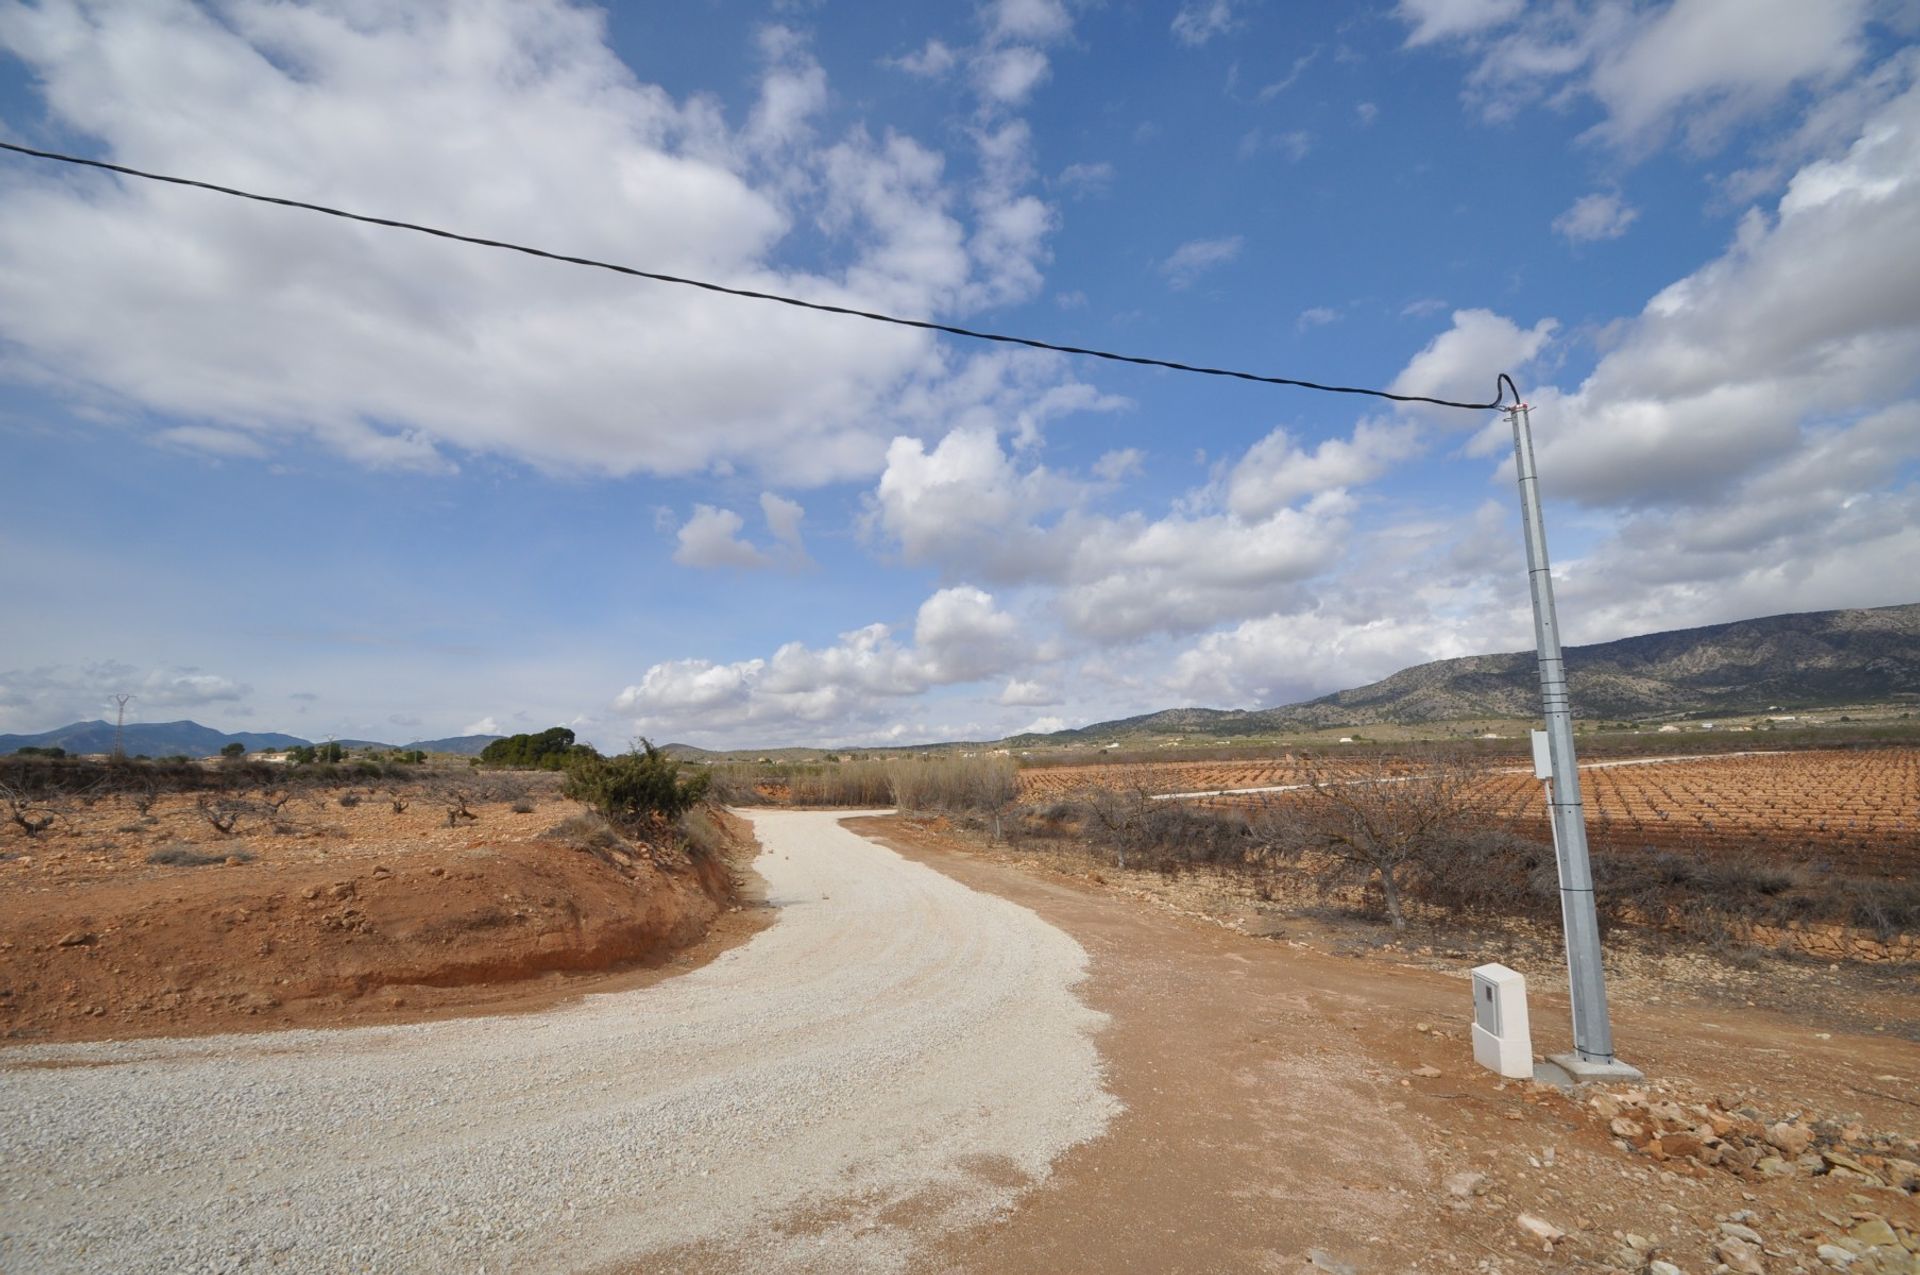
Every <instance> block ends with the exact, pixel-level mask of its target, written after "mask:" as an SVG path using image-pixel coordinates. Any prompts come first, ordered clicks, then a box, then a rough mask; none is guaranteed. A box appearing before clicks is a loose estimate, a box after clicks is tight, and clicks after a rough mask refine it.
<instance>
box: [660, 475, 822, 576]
mask: <svg viewBox="0 0 1920 1275" xmlns="http://www.w3.org/2000/svg"><path fill="white" fill-rule="evenodd" d="M760 514H761V517H763V518H764V519H765V520H766V524H767V532H768V534H769V535H771V536H772V537H773V540H774V545H773V546H772V547H770V548H762V547H760V546H759V545H756V544H753V543H752V542H750V541H748V540H747V539H746V538H745V537H744V536H742V535H741V534H740V533H741V531H742V529H744V528H745V526H746V520H745V519H743V518H741V516H740V515H739V514H737V513H735V512H734V511H733V510H731V509H718V508H715V507H714V506H712V505H695V506H694V507H693V515H692V517H690V518H688V519H687V521H686V523H685V525H683V526H682V527H681V528H680V530H679V533H678V540H679V544H678V546H677V547H676V548H675V549H674V551H673V560H674V561H675V562H677V563H679V564H680V565H681V566H683V567H742V568H749V569H751V568H758V567H772V566H783V565H784V566H787V567H797V566H802V565H804V564H805V563H806V562H807V561H808V558H807V550H806V544H805V541H804V540H803V539H802V537H801V534H800V522H801V520H802V519H803V518H805V517H806V510H805V509H804V508H802V507H801V505H800V504H799V502H797V501H793V500H788V499H787V498H786V497H784V496H781V495H778V494H776V493H774V492H770V491H768V492H762V493H761V494H760Z"/></svg>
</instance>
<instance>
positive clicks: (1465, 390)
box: [1388, 310, 1559, 422]
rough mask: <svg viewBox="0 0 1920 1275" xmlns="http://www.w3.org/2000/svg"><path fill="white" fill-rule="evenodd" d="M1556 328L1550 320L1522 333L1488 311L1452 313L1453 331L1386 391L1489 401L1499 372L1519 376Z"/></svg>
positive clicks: (1451, 417)
mask: <svg viewBox="0 0 1920 1275" xmlns="http://www.w3.org/2000/svg"><path fill="white" fill-rule="evenodd" d="M1558 327H1559V324H1558V323H1557V322H1556V321H1555V320H1553V319H1542V320H1540V321H1539V322H1538V323H1536V324H1534V325H1533V326H1532V327H1531V328H1523V327H1520V326H1519V325H1518V324H1516V323H1514V321H1513V320H1511V319H1509V318H1507V317H1505V316H1504V315H1499V314H1495V313H1494V312H1493V311H1491V310H1455V311H1454V312H1453V326H1451V327H1449V328H1448V329H1447V330H1446V331H1445V332H1442V333H1441V334H1440V335H1439V336H1436V337H1435V338H1433V340H1431V341H1429V342H1427V344H1426V347H1425V348H1424V349H1422V350H1421V351H1420V352H1419V353H1418V354H1416V355H1414V356H1413V358H1412V359H1411V360H1410V361H1409V362H1408V363H1407V366H1406V368H1405V369H1404V370H1403V371H1402V372H1401V373H1400V375H1398V376H1396V377H1395V378H1394V379H1393V383H1392V384H1391V385H1389V386H1388V388H1389V389H1391V390H1392V391H1393V392H1394V393H1396V394H1418V395H1421V396H1422V397H1425V398H1444V399H1453V400H1455V401H1457V402H1466V403H1480V402H1488V401H1491V400H1492V398H1493V396H1494V378H1495V377H1497V376H1498V375H1499V374H1500V373H1502V372H1507V373H1516V374H1517V373H1519V372H1520V370H1521V369H1522V368H1524V367H1525V366H1526V365H1527V364H1528V363H1530V362H1532V361H1533V359H1534V357H1535V356H1536V355H1538V354H1539V353H1540V350H1541V348H1542V347H1543V346H1545V345H1546V343H1547V340H1548V338H1549V337H1551V336H1552V335H1553V333H1554V330H1555V329H1556V328H1558ZM1436 410H1446V409H1436ZM1446 419H1448V420H1451V421H1455V422H1457V421H1458V419H1459V418H1458V417H1457V416H1454V415H1449V416H1448V417H1446Z"/></svg>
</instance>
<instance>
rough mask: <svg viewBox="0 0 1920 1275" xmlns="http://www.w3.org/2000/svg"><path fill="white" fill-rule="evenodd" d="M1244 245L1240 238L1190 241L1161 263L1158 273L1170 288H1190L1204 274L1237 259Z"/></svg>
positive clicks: (1236, 236) (1232, 236)
mask: <svg viewBox="0 0 1920 1275" xmlns="http://www.w3.org/2000/svg"><path fill="white" fill-rule="evenodd" d="M1245 245H1246V239H1245V237H1244V236H1241V235H1228V236H1226V237H1224V238H1221V239H1193V240H1189V241H1188V242H1186V243H1183V244H1181V245H1180V246H1179V247H1178V248H1175V249H1174V250H1173V254H1172V255H1171V256H1169V257H1168V258H1167V259H1166V260H1165V261H1163V262H1161V263H1160V273H1161V274H1163V275H1165V276H1166V279H1167V283H1168V285H1169V286H1170V287H1173V288H1189V287H1192V286H1193V283H1194V281H1195V280H1196V279H1198V278H1199V277H1200V276H1201V275H1203V274H1205V273H1206V272H1207V271H1209V270H1212V269H1214V268H1215V267H1217V266H1223V265H1225V264H1226V263H1227V262H1229V261H1232V260H1233V259H1234V258H1236V257H1238V256H1239V255H1240V249H1241V248H1243V247H1244V246H1245Z"/></svg>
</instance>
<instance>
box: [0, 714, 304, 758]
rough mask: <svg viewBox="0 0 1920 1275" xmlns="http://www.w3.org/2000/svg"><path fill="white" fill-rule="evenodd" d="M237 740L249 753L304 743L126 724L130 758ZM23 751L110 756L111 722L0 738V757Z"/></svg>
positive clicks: (207, 750) (209, 748)
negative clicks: (51, 749) (29, 749)
mask: <svg viewBox="0 0 1920 1275" xmlns="http://www.w3.org/2000/svg"><path fill="white" fill-rule="evenodd" d="M236 740H238V741H239V742H240V743H242V744H245V745H246V746H247V751H248V752H255V751H257V750H259V749H262V748H293V747H296V746H298V745H300V744H304V743H306V742H307V741H306V740H304V739H301V738H300V737H299V736H297V735H280V734H275V733H274V732H272V731H265V732H261V731H239V732H237V733H235V734H228V733H227V732H225V731H218V730H215V729H213V728H212V727H211V726H202V725H201V724H200V723H199V722H128V723H127V726H126V743H125V747H126V750H127V755H128V756H129V757H137V756H139V755H140V754H142V753H144V754H146V755H147V756H149V757H171V756H174V755H175V754H179V753H184V754H186V755H187V756H189V757H211V756H212V755H213V754H215V753H217V752H219V751H220V750H221V749H222V748H223V747H225V746H226V745H228V744H230V743H233V742H234V741H236ZM22 748H64V749H66V750H67V751H68V752H69V753H75V754H78V753H110V752H112V751H113V723H112V722H102V721H92V722H74V723H73V724H72V725H69V726H61V727H59V728H57V729H55V730H50V731H43V732H41V733H40V734H38V735H0V754H4V753H11V752H15V751H17V750H18V749H22Z"/></svg>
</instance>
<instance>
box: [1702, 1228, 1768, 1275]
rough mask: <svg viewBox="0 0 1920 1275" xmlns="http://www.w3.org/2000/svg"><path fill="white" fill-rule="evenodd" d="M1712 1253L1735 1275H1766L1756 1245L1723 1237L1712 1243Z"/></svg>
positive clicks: (1765, 1269)
mask: <svg viewBox="0 0 1920 1275" xmlns="http://www.w3.org/2000/svg"><path fill="white" fill-rule="evenodd" d="M1713 1252H1714V1255H1715V1256H1716V1257H1718V1258H1719V1259H1720V1260H1721V1261H1723V1262H1725V1263H1726V1264H1727V1269H1728V1270H1730V1271H1733V1272H1735V1275H1766V1272H1767V1267H1766V1263H1764V1262H1762V1261H1761V1260H1760V1246H1759V1245H1758V1244H1749V1243H1748V1242H1747V1241H1745V1240H1743V1239H1737V1238H1735V1237H1734V1236H1731V1235H1723V1236H1721V1237H1720V1238H1719V1239H1717V1240H1715V1241H1714V1242H1713Z"/></svg>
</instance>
